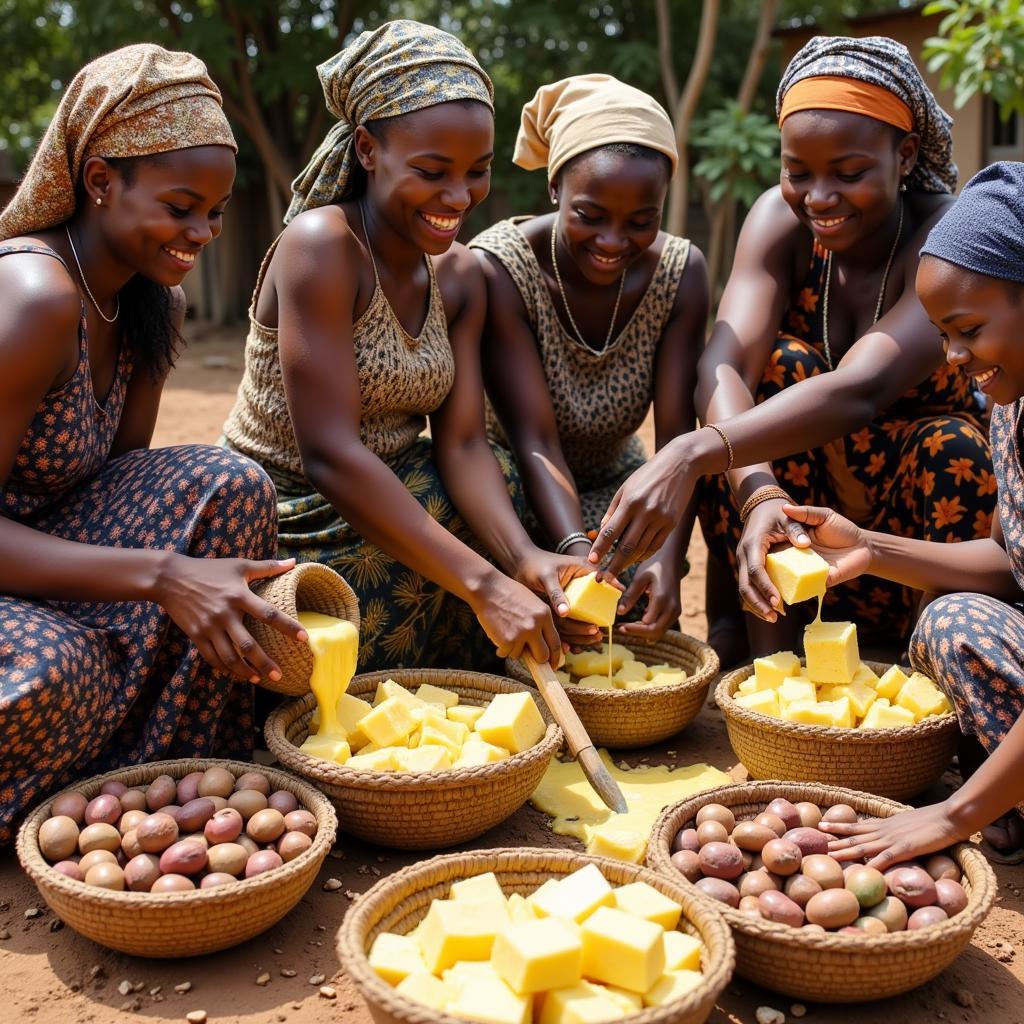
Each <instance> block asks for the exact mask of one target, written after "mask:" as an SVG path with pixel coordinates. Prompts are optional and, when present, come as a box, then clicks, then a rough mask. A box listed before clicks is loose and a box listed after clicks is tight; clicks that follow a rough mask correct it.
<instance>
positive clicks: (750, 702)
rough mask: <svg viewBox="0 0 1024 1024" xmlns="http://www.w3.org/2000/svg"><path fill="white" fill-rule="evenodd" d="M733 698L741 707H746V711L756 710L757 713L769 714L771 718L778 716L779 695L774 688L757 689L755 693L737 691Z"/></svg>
mask: <svg viewBox="0 0 1024 1024" xmlns="http://www.w3.org/2000/svg"><path fill="white" fill-rule="evenodd" d="M733 700H734V701H736V703H737V704H739V706H740V707H741V708H746V709H747V710H748V711H756V712H757V713H758V714H759V715H770V716H771V717H772V718H778V717H779V714H780V709H779V695H778V692H777V691H776V690H758V691H756V692H755V693H738V694H737V695H736V696H735V697H733Z"/></svg>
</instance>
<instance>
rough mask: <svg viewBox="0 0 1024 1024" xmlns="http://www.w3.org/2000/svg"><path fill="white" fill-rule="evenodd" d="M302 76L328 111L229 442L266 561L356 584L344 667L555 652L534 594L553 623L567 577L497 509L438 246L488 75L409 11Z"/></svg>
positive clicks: (480, 116)
mask: <svg viewBox="0 0 1024 1024" xmlns="http://www.w3.org/2000/svg"><path fill="white" fill-rule="evenodd" d="M318 72H319V75H320V79H321V82H322V83H323V87H324V95H325V97H326V99H327V104H328V107H329V109H330V111H331V113H332V114H333V115H334V116H335V117H336V118H338V121H337V123H336V124H335V125H334V127H333V128H332V129H331V130H330V131H329V132H328V135H327V138H326V139H325V140H324V142H323V144H322V145H321V147H320V149H319V150H318V151H317V153H316V154H315V155H314V157H313V159H312V161H311V163H310V165H309V166H308V167H307V168H306V170H305V171H304V172H303V174H302V175H301V176H300V177H299V178H298V179H297V180H296V182H295V185H294V192H295V195H294V199H293V201H292V204H291V207H290V209H289V211H288V218H287V219H288V226H287V227H286V228H285V230H284V231H283V232H282V234H281V235H280V237H279V238H278V240H277V241H276V242H275V243H274V245H273V246H272V247H271V250H270V252H269V253H268V254H267V257H266V259H265V260H264V265H263V269H262V271H261V274H260V278H259V281H258V282H257V285H256V294H255V296H254V299H253V305H252V309H251V315H250V320H251V324H250V331H249V338H248V341H247V343H246V360H245V361H246V367H245V376H244V378H243V380H242V384H241V388H240V390H239V393H238V399H237V402H236V404H235V407H234V409H233V411H232V413H231V417H230V419H229V420H228V422H227V424H226V426H225V435H226V440H227V443H228V444H229V445H231V446H232V447H234V448H236V449H238V450H239V451H241V452H243V453H245V454H247V455H250V456H252V457H253V458H254V459H256V460H257V461H258V462H260V463H261V464H262V465H263V466H264V467H265V468H266V469H267V471H268V472H269V473H270V475H271V477H272V479H273V480H274V482H275V484H276V485H277V488H278V496H279V505H278V516H279V519H280V541H279V550H280V552H281V553H282V554H284V555H293V556H295V557H296V558H297V559H298V560H299V561H320V562H324V563H326V564H328V565H330V566H332V567H333V568H335V569H337V570H338V571H339V572H341V573H342V574H343V575H344V576H345V577H346V578H347V579H348V581H349V582H350V583H351V584H352V586H353V588H354V589H355V591H356V593H357V594H358V596H359V600H360V604H361V611H362V629H361V636H360V656H359V664H360V667H361V668H363V669H364V670H365V669H373V668H380V667H384V666H394V665H450V666H467V667H473V668H483V667H490V666H493V665H494V664H495V659H494V652H495V648H497V653H498V655H499V656H500V657H505V656H512V657H519V656H520V655H521V654H522V653H523V651H525V650H529V651H530V652H531V653H532V654H533V656H534V657H535V658H536V659H537V660H538V661H548V660H551V661H552V662H554V661H555V660H557V659H558V657H559V656H560V653H561V644H560V641H559V638H558V634H557V632H556V630H555V626H554V623H553V620H552V616H551V611H550V608H549V607H548V605H547V604H546V603H545V602H544V601H542V600H541V599H540V598H539V597H538V596H537V594H536V593H534V592H535V591H536V592H537V593H542V594H544V595H545V596H547V597H549V598H550V600H551V602H552V605H553V606H554V607H555V608H557V609H558V610H559V611H560V612H561V613H564V612H565V611H568V604H567V603H566V601H565V598H564V596H563V594H562V591H561V579H560V577H561V576H562V575H564V574H566V573H569V574H571V573H572V572H573V571H576V572H585V571H586V568H585V565H584V564H583V563H575V565H576V568H575V570H573V565H574V563H573V562H572V560H570V559H567V558H556V557H555V556H551V555H548V554H546V553H545V552H542V551H540V550H538V549H536V548H534V547H533V545H532V544H531V543H530V541H529V538H528V537H527V536H526V533H525V532H524V530H523V528H522V526H521V525H520V524H519V521H518V519H517V518H516V514H515V511H514V509H513V507H512V503H511V501H510V500H509V494H508V490H507V489H506V484H505V479H504V477H503V475H502V472H503V471H502V469H501V468H499V464H498V462H497V461H496V460H495V456H494V453H493V452H492V450H491V448H490V447H489V446H488V444H487V439H486V436H485V434H484V423H483V412H482V410H483V385H482V383H481V379H480V354H479V345H480V341H479V339H480V329H481V326H482V323H483V315H484V312H483V311H484V304H485V294H484V285H483V279H482V275H481V273H480V271H479V268H478V267H477V265H476V261H475V260H474V259H473V257H472V256H471V255H470V254H469V252H468V251H467V250H466V249H465V248H464V247H462V246H459V245H455V244H454V242H455V238H456V235H457V234H458V232H459V229H460V227H461V226H462V222H463V220H464V218H465V217H466V216H467V215H468V213H469V212H470V211H471V210H472V209H473V207H474V206H476V204H477V203H479V202H480V201H481V200H482V199H483V198H484V197H485V196H486V195H487V191H488V188H489V177H490V165H491V159H492V151H493V144H494V116H493V109H492V102H491V84H490V80H489V79H488V78H487V76H486V75H485V74H484V72H483V70H482V69H481V68H480V66H479V64H477V62H476V60H475V58H474V57H473V55H472V54H471V53H470V52H469V51H468V50H467V49H466V48H465V46H463V45H462V43H460V42H459V41H458V40H457V39H455V37H454V36H451V35H449V34H448V33H447V32H442V31H440V30H439V29H435V28H431V27H430V26H427V25H421V24H419V23H417V22H412V21H394V22H389V23H388V24H386V25H383V26H381V27H380V28H378V29H376V30H374V31H372V32H364V33H363V34H362V35H361V36H359V38H358V39H356V40H355V42H353V43H352V44H351V45H350V46H348V47H346V48H345V49H344V50H342V51H341V52H340V53H339V54H337V55H336V56H334V57H332V58H331V59H330V60H328V61H327V62H326V63H324V64H323V65H321V66H320V67H319V68H318ZM428 417H429V421H430V428H431V438H432V440H428V439H427V438H424V437H421V436H420V434H421V431H422V430H423V427H424V426H425V424H426V422H427V418H428ZM503 468H504V472H505V473H506V474H508V473H509V467H508V466H507V465H506V466H505V467H503ZM474 535H475V536H476V537H478V538H479V540H480V542H481V543H482V545H483V547H484V548H485V549H486V550H487V551H488V552H489V553H490V555H491V556H492V557H494V558H495V560H496V561H497V562H498V563H499V564H500V565H501V566H502V568H503V569H504V570H505V571H506V572H507V573H508V574H509V575H505V574H504V573H502V572H500V571H498V570H497V569H495V568H494V566H493V565H491V564H490V562H488V561H487V560H486V558H484V557H483V556H482V555H481V554H480V553H478V551H476V550H475V549H474V548H473V547H472V546H471V545H472V544H473V543H475V542H474V540H473V537H474ZM512 576H514V577H515V578H514V579H513V578H511V577H512ZM453 597H454V598H458V599H460V600H454V599H453ZM474 615H475V617H476V619H477V620H478V621H479V623H480V625H481V626H482V627H483V630H482V631H481V630H480V629H478V628H477V625H476V622H475V621H474ZM488 638H489V639H488Z"/></svg>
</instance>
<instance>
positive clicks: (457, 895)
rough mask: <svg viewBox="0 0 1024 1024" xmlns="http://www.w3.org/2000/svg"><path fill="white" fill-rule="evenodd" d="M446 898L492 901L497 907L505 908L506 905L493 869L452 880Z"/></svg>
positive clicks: (506, 902) (481, 901) (479, 901)
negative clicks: (459, 879)
mask: <svg viewBox="0 0 1024 1024" xmlns="http://www.w3.org/2000/svg"><path fill="white" fill-rule="evenodd" d="M448 899H450V900H474V901H476V902H477V903H494V904H496V905H497V906H499V907H506V908H507V906H508V901H507V900H506V899H505V893H504V891H503V890H502V888H501V883H500V882H499V881H498V876H497V875H496V874H495V873H494V872H493V871H486V872H484V873H483V874H482V875H472V876H470V877H469V878H463V879H462V880H461V881H459V882H452V884H451V888H450V889H449V890H448Z"/></svg>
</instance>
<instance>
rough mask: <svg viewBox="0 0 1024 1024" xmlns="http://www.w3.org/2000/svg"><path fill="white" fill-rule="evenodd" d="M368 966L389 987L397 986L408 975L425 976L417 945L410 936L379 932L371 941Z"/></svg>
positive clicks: (425, 970) (425, 968)
mask: <svg viewBox="0 0 1024 1024" xmlns="http://www.w3.org/2000/svg"><path fill="white" fill-rule="evenodd" d="M367 959H368V960H369V963H370V966H371V967H372V968H373V969H374V971H376V972H377V974H378V976H379V977H381V978H383V979H384V980H385V981H386V982H387V983H388V984H389V985H397V984H398V983H399V982H400V981H401V980H402V979H403V978H407V977H408V976H409V975H410V974H427V973H429V972H428V971H427V967H426V964H424V962H423V955H422V953H421V952H420V946H419V943H418V942H417V941H416V939H414V938H413V937H412V936H410V935H395V934H394V933H393V932H381V933H380V935H378V936H377V938H375V939H374V940H373V945H372V946H371V947H370V955H369V957H368V958H367Z"/></svg>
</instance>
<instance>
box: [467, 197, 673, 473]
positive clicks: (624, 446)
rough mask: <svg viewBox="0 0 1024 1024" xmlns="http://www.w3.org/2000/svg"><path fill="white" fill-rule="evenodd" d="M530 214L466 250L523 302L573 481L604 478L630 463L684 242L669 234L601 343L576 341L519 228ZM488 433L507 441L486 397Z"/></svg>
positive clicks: (648, 398) (497, 440)
mask: <svg viewBox="0 0 1024 1024" xmlns="http://www.w3.org/2000/svg"><path fill="white" fill-rule="evenodd" d="M528 219H529V218H528V217H514V218H512V219H511V220H503V221H499V222H498V223H497V224H495V225H494V226H493V227H491V228H488V229H487V230H486V231H484V232H483V233H481V234H479V235H477V237H476V238H474V239H473V241H472V242H470V243H469V244H470V247H471V248H477V249H483V250H484V251H485V252H489V253H491V254H492V255H493V256H495V257H496V258H497V259H498V260H499V261H500V262H501V264H502V266H503V267H504V268H505V269H506V270H507V271H508V273H509V276H510V277H511V278H512V280H513V282H514V283H515V286H516V288H517V289H518V291H519V294H520V296H521V297H522V300H523V305H524V306H525V307H526V313H527V316H528V317H529V319H530V326H531V327H532V329H533V333H534V336H535V338H536V339H537V349H538V351H539V353H540V357H541V361H542V363H543V366H544V376H545V378H546V379H547V382H548V389H549V391H550V393H551V403H552V406H553V408H554V413H555V422H556V423H557V425H558V437H559V440H560V442H561V445H562V452H563V454H564V455H565V459H566V462H567V464H568V466H569V469H570V470H571V472H572V474H573V478H574V479H575V481H576V485H577V487H579V488H580V489H581V490H587V489H589V485H590V483H591V482H594V483H595V484H597V483H598V482H601V483H603V482H604V481H605V480H607V479H608V477H609V475H610V474H613V473H614V467H616V466H618V465H620V464H621V463H622V462H623V461H624V460H626V461H629V462H632V461H634V460H633V458H632V455H633V449H634V448H636V447H637V445H636V444H635V443H634V435H635V433H636V431H637V430H638V429H639V427H640V425H641V424H642V423H643V421H644V417H645V416H646V415H647V411H648V409H649V408H650V407H651V402H652V401H653V400H654V357H655V353H656V351H657V348H658V342H659V341H660V340H661V335H662V332H663V331H664V330H665V325H666V324H667V323H668V320H669V316H670V315H671V312H672V307H673V305H674V304H675V300H676V293H677V292H678V291H679V282H680V280H681V278H682V276H683V271H684V270H685V269H686V261H687V257H688V256H689V253H690V243H689V241H688V240H687V239H685V238H676V237H675V236H670V237H669V238H668V239H667V240H666V242H665V246H664V248H663V250H662V253H661V258H660V259H659V260H658V265H657V267H656V269H655V271H654V275H653V276H652V278H651V283H650V284H649V285H648V286H647V291H646V293H645V294H644V296H643V298H642V299H641V301H640V303H639V304H638V305H637V308H636V311H635V312H634V313H633V315H632V317H630V319H629V320H628V322H627V323H626V326H625V327H623V328H622V330H621V331H620V332H619V334H618V336H617V337H615V338H613V339H612V341H611V343H610V344H609V345H608V347H607V348H606V349H604V350H603V351H601V352H596V351H594V350H593V349H590V348H586V347H584V346H582V345H581V344H580V343H579V341H578V340H577V339H576V338H574V337H573V336H572V335H571V334H570V333H569V332H568V331H567V330H566V329H565V328H564V327H563V326H562V322H561V320H559V318H558V315H557V313H556V312H555V307H554V304H553V303H552V301H551V293H550V292H549V291H548V286H547V284H546V283H545V281H544V277H543V275H542V273H541V269H540V264H539V263H538V262H537V257H536V255H535V254H534V252H533V249H532V248H531V247H530V243H529V242H528V241H527V240H526V237H525V236H524V235H523V233H522V231H520V230H519V228H518V226H517V225H519V224H521V223H522V222H523V221H525V220H528ZM487 434H488V437H489V438H490V439H491V440H492V441H494V442H495V443H497V444H500V445H502V446H503V447H505V448H508V447H509V443H508V441H507V439H506V437H505V432H504V431H503V430H502V428H501V424H500V423H499V422H498V418H497V416H496V415H495V413H494V409H493V408H492V406H491V403H490V402H488V403H487Z"/></svg>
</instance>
